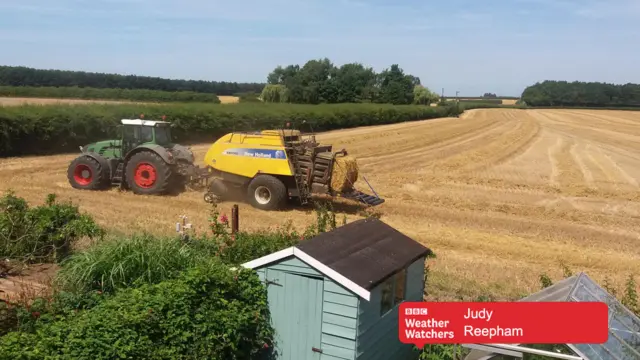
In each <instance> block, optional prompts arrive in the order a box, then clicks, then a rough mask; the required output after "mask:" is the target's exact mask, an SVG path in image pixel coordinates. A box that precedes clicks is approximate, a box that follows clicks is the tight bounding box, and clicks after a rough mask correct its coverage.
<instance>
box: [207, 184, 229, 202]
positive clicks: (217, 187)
mask: <svg viewBox="0 0 640 360" xmlns="http://www.w3.org/2000/svg"><path fill="white" fill-rule="evenodd" d="M209 192H211V193H213V194H214V195H216V197H218V198H219V199H223V198H226V197H229V187H228V186H227V183H225V182H224V180H221V179H213V180H211V183H209Z"/></svg>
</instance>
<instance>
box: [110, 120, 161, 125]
mask: <svg viewBox="0 0 640 360" xmlns="http://www.w3.org/2000/svg"><path fill="white" fill-rule="evenodd" d="M120 122H121V123H122V125H142V126H156V125H163V124H171V123H170V122H168V121H156V120H142V119H122V120H120Z"/></svg>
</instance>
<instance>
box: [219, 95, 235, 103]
mask: <svg viewBox="0 0 640 360" xmlns="http://www.w3.org/2000/svg"><path fill="white" fill-rule="evenodd" d="M218 99H220V102H221V103H222V104H236V103H238V102H239V101H240V98H239V97H237V96H224V95H220V96H218Z"/></svg>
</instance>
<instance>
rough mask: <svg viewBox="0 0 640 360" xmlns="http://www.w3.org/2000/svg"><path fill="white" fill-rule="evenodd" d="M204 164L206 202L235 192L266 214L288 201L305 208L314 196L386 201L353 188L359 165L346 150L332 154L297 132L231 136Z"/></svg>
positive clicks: (222, 140)
mask: <svg viewBox="0 0 640 360" xmlns="http://www.w3.org/2000/svg"><path fill="white" fill-rule="evenodd" d="M204 161H205V165H206V167H207V171H208V173H209V176H211V177H213V180H212V181H211V182H210V183H209V185H208V186H209V189H208V192H207V194H206V195H205V199H206V200H207V201H212V200H213V199H214V198H215V197H217V198H224V197H225V196H226V195H227V194H229V192H230V191H231V190H233V189H236V190H240V191H242V192H245V193H246V196H247V198H248V200H249V202H250V203H251V205H253V206H254V207H256V208H259V209H264V210H275V209H278V208H281V207H282V206H283V205H284V204H285V202H286V201H287V199H289V198H297V199H299V201H300V203H301V204H306V203H307V202H308V201H309V199H310V197H311V195H312V194H329V195H332V196H342V197H346V198H352V199H355V200H358V201H360V202H363V203H366V204H369V205H372V206H375V205H379V204H382V203H383V202H384V200H382V199H380V198H379V197H378V196H377V195H375V196H373V195H367V194H364V193H362V192H360V191H357V190H355V189H354V188H353V183H355V182H356V180H357V178H358V171H357V164H356V163H355V159H354V158H352V157H350V156H348V155H347V153H346V151H344V150H342V151H338V152H332V146H331V145H326V146H320V145H319V144H318V143H317V142H316V141H315V137H310V138H308V139H305V140H303V139H302V137H301V133H300V131H298V130H290V129H286V130H263V131H259V132H253V133H251V132H242V133H238V132H233V133H229V134H226V135H224V136H223V137H221V138H220V139H218V140H217V141H216V142H215V143H213V144H212V145H211V147H210V148H209V150H208V151H207V154H206V155H205V159H204ZM372 190H373V189H372ZM374 193H375V192H374Z"/></svg>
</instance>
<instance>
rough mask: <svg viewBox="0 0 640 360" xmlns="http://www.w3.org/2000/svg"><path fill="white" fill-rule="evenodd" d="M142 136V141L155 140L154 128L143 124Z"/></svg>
mask: <svg viewBox="0 0 640 360" xmlns="http://www.w3.org/2000/svg"><path fill="white" fill-rule="evenodd" d="M140 137H141V140H142V142H150V141H153V129H152V128H151V127H149V126H143V127H142V128H141V129H140Z"/></svg>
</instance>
